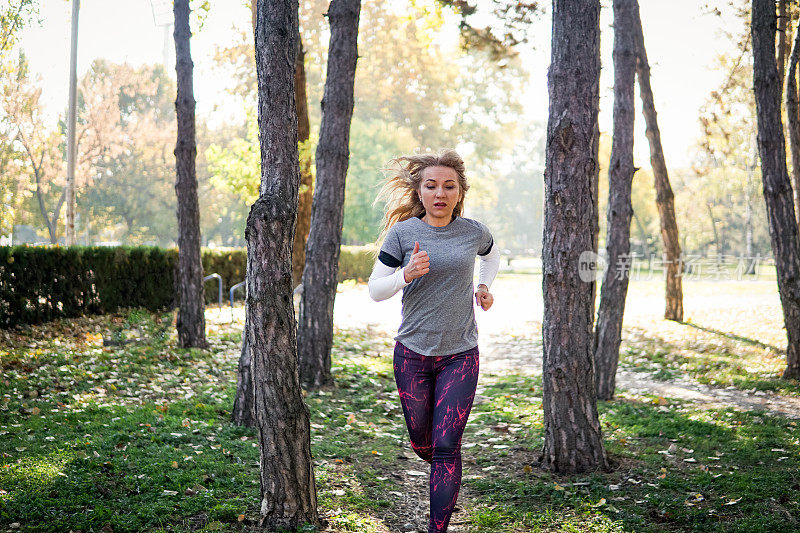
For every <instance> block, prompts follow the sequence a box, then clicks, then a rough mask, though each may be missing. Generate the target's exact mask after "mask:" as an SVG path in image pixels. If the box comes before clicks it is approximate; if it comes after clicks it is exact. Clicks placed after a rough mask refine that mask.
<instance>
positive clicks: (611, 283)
mask: <svg viewBox="0 0 800 533" xmlns="http://www.w3.org/2000/svg"><path fill="white" fill-rule="evenodd" d="M613 7H614V142H613V145H612V148H611V165H610V168H609V171H608V208H607V220H608V233H607V236H606V251H607V255H606V260H607V262H608V268H606V271H605V274H604V277H603V285H602V286H601V289H600V307H599V310H598V313H597V325H596V326H595V335H594V363H595V383H596V384H597V397H598V398H600V399H603V400H610V399H611V398H612V397H613V396H614V387H615V383H616V379H615V378H616V374H617V363H618V362H619V345H620V342H621V336H622V317H623V314H624V312H625V297H626V295H627V294H628V279H629V271H628V265H629V258H630V250H631V241H630V236H631V216H632V214H633V207H632V206H631V183H632V181H633V174H634V172H636V169H635V168H634V166H633V123H634V113H635V111H634V104H633V99H634V82H635V77H636V41H635V39H634V29H633V26H634V24H635V18H636V17H637V16H638V2H637V0H614V4H613Z"/></svg>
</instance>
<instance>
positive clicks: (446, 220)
mask: <svg viewBox="0 0 800 533" xmlns="http://www.w3.org/2000/svg"><path fill="white" fill-rule="evenodd" d="M455 219H456V216H455V215H454V214H451V215H450V216H449V217H432V216H430V214H429V213H425V214H424V215H423V216H422V217H420V220H422V221H423V222H425V223H426V224H428V225H429V226H434V227H436V228H443V227H445V226H447V225H448V224H450V223H451V222H452V221H454V220H455Z"/></svg>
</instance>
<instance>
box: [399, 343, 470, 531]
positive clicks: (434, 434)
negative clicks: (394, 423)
mask: <svg viewBox="0 0 800 533" xmlns="http://www.w3.org/2000/svg"><path fill="white" fill-rule="evenodd" d="M394 377H395V381H396V382H397V390H398V392H399V393H400V403H401V404H402V406H403V415H404V416H405V419H406V426H407V427H408V435H409V437H410V438H411V447H412V448H413V449H414V451H415V452H416V454H417V455H419V456H420V457H421V458H422V459H423V460H425V461H427V462H428V463H431V475H430V498H431V514H430V522H429V523H428V533H442V532H445V531H447V525H448V524H449V523H450V515H451V514H452V512H453V507H455V505H456V499H457V498H458V490H459V488H461V436H462V434H463V433H464V426H466V425H467V417H469V412H470V410H471V409H472V401H473V400H474V399H475V387H476V386H477V384H478V347H477V346H476V347H475V348H472V349H470V350H467V351H465V352H460V353H457V354H453V355H442V356H425V355H421V354H419V353H417V352H415V351H413V350H410V349H409V348H406V347H405V346H403V345H402V344H401V343H400V342H399V341H397V343H396V344H395V347H394Z"/></svg>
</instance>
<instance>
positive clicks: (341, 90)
mask: <svg viewBox="0 0 800 533" xmlns="http://www.w3.org/2000/svg"><path fill="white" fill-rule="evenodd" d="M360 9H361V0H333V1H332V2H331V4H330V7H329V9H328V19H329V20H330V24H331V39H330V45H329V48H328V71H327V75H326V78H325V92H324V94H323V97H322V123H321V125H320V134H319V144H318V145H317V154H316V162H317V183H316V187H315V190H314V203H313V207H312V213H311V231H310V233H309V235H308V243H307V245H306V267H305V270H304V272H303V298H302V300H301V302H300V327H299V329H298V343H299V344H298V352H299V355H300V379H301V381H302V382H303V383H304V384H306V385H308V386H309V387H319V386H322V385H325V384H328V383H330V382H331V381H332V378H331V347H332V345H333V302H334V298H335V297H336V285H337V276H338V271H339V268H338V266H339V247H340V245H341V242H342V220H343V215H344V186H345V178H346V177H347V165H348V161H349V157H350V148H349V144H350V119H351V118H352V116H353V91H354V82H355V74H356V60H357V59H358V50H357V40H358V19H359V11H360Z"/></svg>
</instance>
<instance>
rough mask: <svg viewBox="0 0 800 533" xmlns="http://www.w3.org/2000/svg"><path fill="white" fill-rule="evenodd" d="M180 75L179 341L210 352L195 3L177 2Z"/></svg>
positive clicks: (177, 154) (177, 161)
mask: <svg viewBox="0 0 800 533" xmlns="http://www.w3.org/2000/svg"><path fill="white" fill-rule="evenodd" d="M173 12H174V15H175V31H174V36H175V73H176V76H177V86H178V97H177V99H176V100H175V112H176V114H177V123H178V141H177V143H176V145H175V169H176V173H175V194H176V195H177V197H178V291H179V293H178V294H179V298H180V302H179V308H178V319H177V328H178V342H179V344H180V346H181V347H182V348H205V347H207V346H208V344H207V343H206V319H205V300H204V299H203V264H202V262H201V261H200V207H199V204H198V201H197V174H196V173H195V158H196V157H197V144H196V143H195V132H194V108H195V101H194V90H193V87H192V76H193V73H192V71H193V63H192V54H191V50H190V47H189V39H190V37H191V30H190V29H189V0H175V3H174V5H173Z"/></svg>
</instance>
